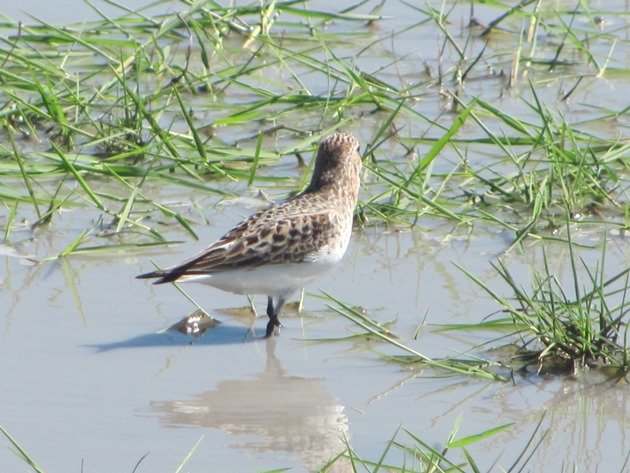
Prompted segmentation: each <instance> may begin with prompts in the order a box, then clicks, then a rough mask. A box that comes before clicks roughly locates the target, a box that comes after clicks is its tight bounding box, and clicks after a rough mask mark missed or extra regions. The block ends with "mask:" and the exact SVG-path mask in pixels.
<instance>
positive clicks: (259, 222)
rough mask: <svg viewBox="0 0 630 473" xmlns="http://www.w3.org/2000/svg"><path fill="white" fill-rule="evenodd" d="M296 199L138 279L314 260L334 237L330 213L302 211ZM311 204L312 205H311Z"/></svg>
mask: <svg viewBox="0 0 630 473" xmlns="http://www.w3.org/2000/svg"><path fill="white" fill-rule="evenodd" d="M300 204H301V203H300V201H299V199H296V200H294V201H288V202H285V203H284V204H281V205H277V206H272V207H269V208H267V209H265V210H262V211H260V212H258V213H256V214H254V215H252V216H251V217H249V218H248V219H246V220H244V221H243V222H242V223H240V224H239V225H238V226H236V227H234V228H233V229H232V230H230V231H229V232H228V233H226V234H225V235H224V236H223V237H222V238H220V239H219V240H218V241H216V242H215V243H213V244H212V245H211V246H209V247H208V248H206V249H205V250H203V251H202V252H200V253H199V254H197V255H196V256H194V257H193V258H191V259H190V260H188V261H186V262H184V263H182V264H180V265H178V266H175V267H172V268H168V269H165V270H159V271H153V272H151V273H147V274H143V275H141V276H138V277H140V278H159V279H158V280H157V281H155V284H162V283H167V282H174V281H176V280H178V279H180V278H183V277H186V276H196V275H208V274H212V273H214V272H218V271H224V270H230V269H236V268H242V267H256V266H260V265H263V264H281V263H299V262H302V261H305V260H309V259H310V258H314V257H315V255H316V254H317V252H318V250H320V249H321V248H323V247H324V246H326V245H327V244H328V243H329V242H330V240H331V238H333V237H334V231H335V230H334V228H333V227H334V225H332V224H331V223H332V220H333V219H334V218H336V215H335V214H334V212H332V211H331V210H330V209H328V208H325V207H324V208H319V209H318V208H317V206H315V208H313V207H312V206H310V208H309V209H308V210H310V211H311V212H310V213H309V212H308V210H307V208H303V207H302V205H300ZM311 204H312V202H311Z"/></svg>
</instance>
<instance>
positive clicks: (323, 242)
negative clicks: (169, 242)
mask: <svg viewBox="0 0 630 473" xmlns="http://www.w3.org/2000/svg"><path fill="white" fill-rule="evenodd" d="M360 171H361V156H360V154H359V143H358V141H357V140H356V139H355V138H354V137H353V136H351V135H348V134H344V133H336V134H334V135H331V136H329V137H327V138H326V139H325V140H324V141H322V142H321V144H320V146H319V150H318V152H317V156H316V158H315V166H314V169H313V176H312V178H311V182H310V184H309V186H308V187H307V188H306V189H305V190H304V191H303V192H302V193H300V194H298V195H296V196H295V197H292V198H290V199H288V200H286V201H284V202H281V203H277V204H274V205H272V206H270V207H267V208H266V209H264V210H261V211H260V212H258V213H255V214H254V215H252V216H251V217H249V218H247V219H245V220H244V221H243V222H241V223H239V224H238V225H237V226H235V227H234V228H233V229H232V230H230V231H229V232H227V233H226V234H225V235H224V236H222V237H221V238H219V239H218V240H217V241H216V242H215V243H213V244H211V245H210V246H208V247H207V248H206V249H204V250H203V251H201V252H200V253H198V254H197V255H195V256H193V257H192V258H191V259H189V260H187V261H185V262H183V263H181V264H178V265H176V266H173V267H170V268H166V269H163V270H157V271H151V272H150V273H146V274H141V275H140V276H137V277H138V278H143V279H144V278H157V281H155V282H154V284H164V283H168V282H188V281H195V282H200V283H203V284H208V285H210V286H212V287H216V288H218V289H221V290H224V291H228V292H233V293H236V294H264V295H266V296H267V315H268V316H269V322H268V323H267V330H266V332H265V337H269V336H271V335H272V334H276V335H278V334H279V333H280V328H281V324H280V321H279V319H278V316H279V315H280V312H281V311H282V307H283V306H284V304H285V302H286V301H287V300H288V298H289V297H291V296H292V295H293V294H294V293H295V292H296V291H297V290H299V289H301V288H303V287H304V286H305V285H307V284H308V283H310V282H312V281H314V280H315V279H317V278H318V277H319V276H321V275H322V274H324V273H325V272H326V271H328V270H330V269H331V268H332V267H333V266H334V265H335V263H337V262H339V260H341V258H342V257H343V255H344V254H345V252H346V249H347V248H348V243H349V242H350V235H351V233H352V218H353V215H354V208H355V207H356V203H357V197H358V193H359V184H360V176H359V175H360Z"/></svg>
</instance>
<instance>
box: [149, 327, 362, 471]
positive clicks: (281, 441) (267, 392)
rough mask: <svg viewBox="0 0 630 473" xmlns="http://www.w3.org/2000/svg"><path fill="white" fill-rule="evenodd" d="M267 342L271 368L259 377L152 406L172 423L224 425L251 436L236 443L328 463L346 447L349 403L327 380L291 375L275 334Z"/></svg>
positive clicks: (308, 463)
mask: <svg viewBox="0 0 630 473" xmlns="http://www.w3.org/2000/svg"><path fill="white" fill-rule="evenodd" d="M262 343H265V345H266V352H267V353H266V354H267V362H266V367H265V371H263V372H262V373H260V374H259V375H258V376H256V377H255V378H254V379H239V380H223V381H220V382H219V383H218V384H217V387H216V389H214V390H212V391H206V392H203V393H201V394H197V395H195V396H193V399H190V400H182V401H162V402H154V403H152V405H151V409H152V410H153V411H155V412H158V413H160V414H161V417H162V423H163V424H166V425H167V426H169V427H174V426H190V425H195V426H199V427H212V428H216V429H220V430H222V431H223V432H224V433H225V434H227V435H229V436H239V435H242V436H247V440H246V441H244V442H239V441H235V442H234V443H232V444H231V445H230V446H231V447H233V448H238V449H242V450H246V451H254V452H269V451H278V452H287V453H289V454H298V455H299V457H300V459H301V461H302V463H303V465H304V467H305V468H307V469H309V470H315V469H317V468H319V467H322V466H323V465H325V464H326V463H327V462H328V461H329V460H330V459H332V458H334V457H336V456H338V455H339V454H340V453H342V452H344V451H345V450H346V445H345V443H344V437H347V431H348V419H347V417H346V415H345V414H344V412H343V410H344V407H343V406H340V405H338V404H337V403H336V400H335V398H334V397H333V396H332V395H331V394H330V393H329V392H328V391H327V390H326V387H325V385H324V383H323V381H322V380H319V379H310V378H301V377H298V376H291V375H288V374H287V373H286V372H285V370H284V369H283V368H282V366H281V365H280V362H279V360H278V358H277V357H276V354H275V346H276V341H275V339H274V338H270V339H267V340H265V341H264V342H262ZM252 436H254V437H255V439H254V440H251V438H252ZM292 456H293V455H292ZM348 466H349V465H348V464H347V463H345V462H344V461H343V459H338V460H337V461H335V462H334V464H333V465H332V466H331V467H330V468H329V469H327V471H328V472H331V473H332V472H341V471H347V467H348Z"/></svg>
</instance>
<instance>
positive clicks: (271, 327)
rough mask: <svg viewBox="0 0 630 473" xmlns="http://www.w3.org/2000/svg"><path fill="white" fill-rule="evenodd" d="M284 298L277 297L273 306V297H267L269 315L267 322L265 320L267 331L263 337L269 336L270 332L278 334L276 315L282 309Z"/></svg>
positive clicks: (278, 327) (278, 326) (278, 323)
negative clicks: (276, 301)
mask: <svg viewBox="0 0 630 473" xmlns="http://www.w3.org/2000/svg"><path fill="white" fill-rule="evenodd" d="M284 302H285V300H284V298H283V297H279V298H278V303H277V304H276V306H275V308H274V304H273V299H272V298H271V297H268V298H267V315H268V316H269V322H267V331H266V332H265V337H266V338H268V337H271V335H272V334H275V335H280V327H282V325H280V321H279V320H278V315H279V314H280V311H281V310H282V306H284Z"/></svg>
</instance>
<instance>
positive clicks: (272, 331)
mask: <svg viewBox="0 0 630 473" xmlns="http://www.w3.org/2000/svg"><path fill="white" fill-rule="evenodd" d="M281 329H282V324H280V321H279V320H278V316H277V315H274V316H271V317H269V322H267V331H266V332H265V338H269V337H271V335H275V336H276V337H277V336H278V335H280V332H281V331H282V330H281Z"/></svg>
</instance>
